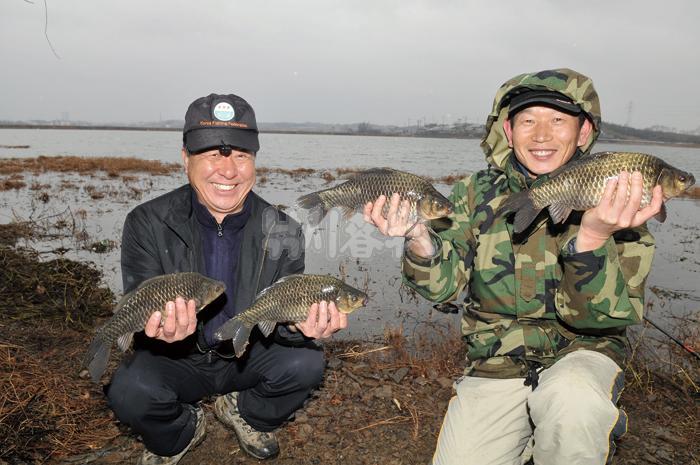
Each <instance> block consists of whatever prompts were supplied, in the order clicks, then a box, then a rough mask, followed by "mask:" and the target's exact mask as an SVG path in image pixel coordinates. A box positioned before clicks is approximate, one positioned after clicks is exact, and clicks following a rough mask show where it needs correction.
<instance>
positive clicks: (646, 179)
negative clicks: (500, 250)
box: [496, 152, 695, 233]
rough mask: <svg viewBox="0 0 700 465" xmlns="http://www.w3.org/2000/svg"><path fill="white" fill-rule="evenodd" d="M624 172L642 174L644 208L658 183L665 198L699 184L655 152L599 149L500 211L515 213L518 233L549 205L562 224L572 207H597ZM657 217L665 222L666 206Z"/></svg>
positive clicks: (516, 196) (513, 197)
mask: <svg viewBox="0 0 700 465" xmlns="http://www.w3.org/2000/svg"><path fill="white" fill-rule="evenodd" d="M622 171H627V172H628V173H630V174H631V173H632V172H634V171H639V172H640V173H641V174H642V179H643V192H642V201H641V205H640V206H641V207H645V206H647V205H649V203H650V202H651V197H652V190H653V189H654V186H656V185H657V184H658V185H661V188H662V190H663V195H664V201H666V200H668V199H670V198H672V197H677V196H678V195H680V194H681V193H682V192H683V191H685V190H686V189H688V188H689V187H691V186H692V185H693V184H695V178H694V177H693V175H692V174H690V173H686V172H685V171H682V170H679V169H678V168H674V167H673V166H671V165H669V164H668V163H666V162H665V161H663V160H661V159H660V158H657V157H655V156H653V155H648V154H645V153H636V152H599V153H594V154H592V155H588V156H584V157H581V158H579V159H578V160H576V161H573V162H571V163H568V164H566V165H564V166H562V167H561V168H559V169H557V170H555V171H553V172H552V173H551V174H550V175H549V179H547V180H546V181H545V182H543V183H542V184H539V185H538V186H536V187H533V188H531V189H527V190H524V191H522V192H518V193H516V194H513V195H511V196H510V197H509V198H508V200H506V202H505V203H504V204H503V205H502V206H501V207H500V208H499V209H498V211H497V212H496V214H497V215H501V214H504V213H505V214H507V213H511V212H515V221H514V223H513V224H514V227H513V230H514V231H515V232H516V233H519V232H522V231H524V230H525V229H526V228H527V227H528V226H529V225H530V224H531V223H532V222H533V221H534V219H535V218H536V217H537V215H538V214H539V212H540V211H541V210H542V209H544V208H548V210H549V214H550V216H551V217H552V220H553V221H554V222H555V223H561V222H563V221H565V220H566V219H567V218H568V217H569V214H570V213H571V211H572V210H589V209H591V208H593V207H595V206H597V205H598V203H600V199H601V198H602V197H603V192H604V191H605V185H606V183H607V182H608V180H610V179H611V178H616V177H618V176H619V175H620V173H621V172H622ZM627 195H628V196H629V184H628V188H627ZM656 218H657V219H658V220H659V221H662V222H663V221H665V219H666V210H665V207H662V210H661V212H660V213H659V214H658V215H657V217H656Z"/></svg>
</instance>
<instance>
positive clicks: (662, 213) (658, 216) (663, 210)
mask: <svg viewBox="0 0 700 465" xmlns="http://www.w3.org/2000/svg"><path fill="white" fill-rule="evenodd" d="M654 219H655V220H656V221H658V222H659V223H663V222H664V221H666V205H665V204H663V203H662V204H661V210H659V213H657V214H656V215H654Z"/></svg>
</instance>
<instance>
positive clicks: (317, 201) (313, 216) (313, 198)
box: [297, 192, 328, 226]
mask: <svg viewBox="0 0 700 465" xmlns="http://www.w3.org/2000/svg"><path fill="white" fill-rule="evenodd" d="M297 205H298V206H299V207H301V208H304V209H306V210H308V211H309V213H308V215H307V217H306V221H307V222H308V223H309V224H310V225H311V226H316V225H317V224H319V223H320V222H321V220H322V219H323V217H324V216H326V213H328V207H326V204H325V202H324V201H323V199H322V198H321V196H320V195H319V193H318V192H312V193H311V194H306V195H302V196H301V197H299V198H298V199H297Z"/></svg>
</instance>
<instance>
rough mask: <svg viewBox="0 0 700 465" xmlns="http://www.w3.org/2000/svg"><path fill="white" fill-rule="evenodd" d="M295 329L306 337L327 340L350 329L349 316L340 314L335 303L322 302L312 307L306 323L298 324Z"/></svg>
mask: <svg viewBox="0 0 700 465" xmlns="http://www.w3.org/2000/svg"><path fill="white" fill-rule="evenodd" d="M293 327H294V328H297V329H298V330H299V331H301V332H302V334H303V335H304V336H306V337H310V338H313V339H326V338H329V337H331V336H332V335H333V334H334V333H336V332H337V331H340V330H341V329H345V328H347V327H348V315H347V314H346V313H341V312H339V311H338V309H337V308H336V306H335V302H330V303H328V302H327V301H325V300H322V301H321V302H320V303H314V304H312V305H311V307H310V308H309V316H308V318H307V319H306V321H302V322H300V323H296V324H295V325H294V326H293Z"/></svg>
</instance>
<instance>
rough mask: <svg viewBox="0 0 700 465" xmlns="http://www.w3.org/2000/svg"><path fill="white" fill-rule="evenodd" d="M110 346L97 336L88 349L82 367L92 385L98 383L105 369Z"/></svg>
mask: <svg viewBox="0 0 700 465" xmlns="http://www.w3.org/2000/svg"><path fill="white" fill-rule="evenodd" d="M110 346H111V344H107V343H106V342H105V341H104V339H102V337H101V336H100V335H97V336H95V338H94V339H93V340H92V342H91V343H90V347H88V350H87V354H85V360H84V362H83V366H86V367H87V369H88V372H89V373H90V377H91V378H92V381H93V382H94V383H99V382H100V378H101V377H102V374H103V373H104V372H105V369H106V368H107V361H108V360H109V352H110Z"/></svg>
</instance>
